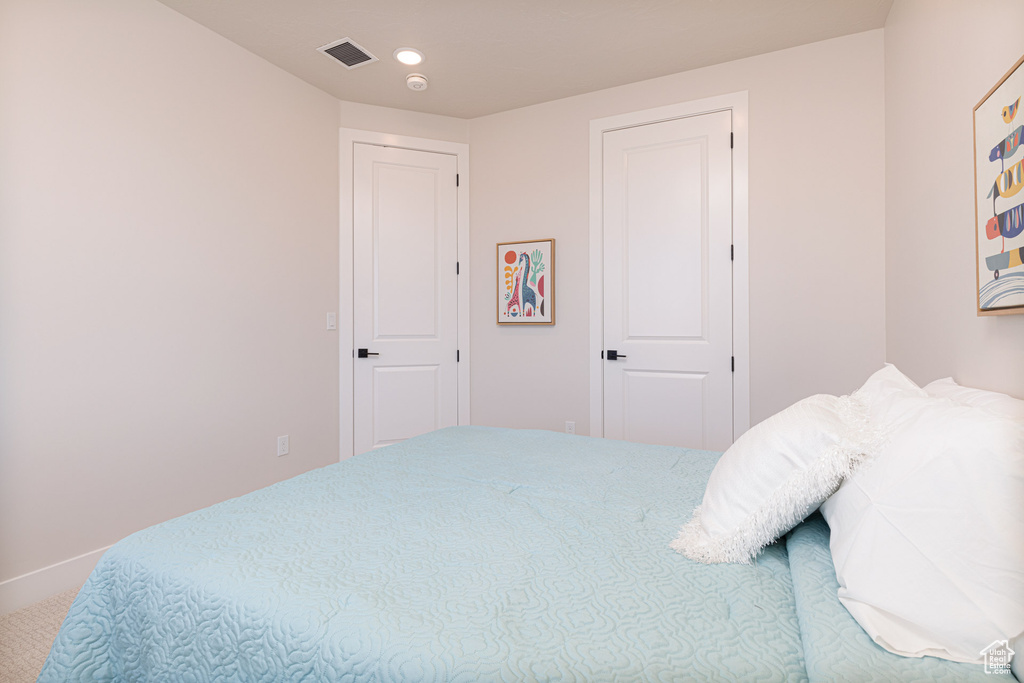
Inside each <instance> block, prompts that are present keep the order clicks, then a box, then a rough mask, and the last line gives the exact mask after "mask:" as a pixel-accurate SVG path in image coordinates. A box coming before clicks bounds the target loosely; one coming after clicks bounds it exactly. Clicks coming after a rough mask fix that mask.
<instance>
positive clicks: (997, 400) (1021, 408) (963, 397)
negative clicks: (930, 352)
mask: <svg viewBox="0 0 1024 683" xmlns="http://www.w3.org/2000/svg"><path fill="white" fill-rule="evenodd" d="M924 390H925V392H926V393H927V394H928V395H929V396H939V397H942V398H948V399H949V400H951V401H953V402H954V403H960V404H962V405H965V406H973V407H975V408H984V409H985V410H989V411H991V412H993V413H996V414H997V415H1002V416H1003V417H1009V418H1013V419H1016V420H1024V401H1022V400H1021V399H1019V398H1013V397H1012V396H1007V395H1006V394H1000V393H998V392H995V391H985V390H983V389H972V388H970V387H964V386H961V385H959V384H957V383H956V382H954V381H953V378H952V377H946V378H945V379H937V380H935V381H934V382H932V383H931V384H928V385H926V386H925V388H924Z"/></svg>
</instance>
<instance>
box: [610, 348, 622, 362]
mask: <svg viewBox="0 0 1024 683" xmlns="http://www.w3.org/2000/svg"><path fill="white" fill-rule="evenodd" d="M625 357H626V354H624V353H619V352H618V351H616V350H615V349H608V351H607V355H606V358H607V359H608V360H618V359H620V358H625Z"/></svg>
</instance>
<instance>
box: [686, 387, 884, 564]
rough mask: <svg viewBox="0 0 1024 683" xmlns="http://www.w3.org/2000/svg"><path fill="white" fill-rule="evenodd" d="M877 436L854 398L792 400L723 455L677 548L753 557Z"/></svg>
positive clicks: (698, 554) (835, 483)
mask: <svg viewBox="0 0 1024 683" xmlns="http://www.w3.org/2000/svg"><path fill="white" fill-rule="evenodd" d="M877 440H878V438H877V436H876V435H874V434H873V432H871V430H869V429H868V427H867V416H866V411H865V408H864V406H863V405H862V404H861V402H860V401H859V400H858V399H856V398H855V397H850V396H842V397H839V396H830V395H828V394H818V395H816V396H811V397H810V398H806V399H804V400H802V401H799V402H798V403H795V404H793V405H792V406H790V407H789V408H786V409H785V410H783V411H782V412H780V413H778V414H776V415H773V416H772V417H770V418H768V419H767V420H765V421H764V422H761V423H760V424H758V425H756V426H755V427H753V428H752V429H750V430H749V431H748V432H747V433H746V434H744V435H743V436H741V437H740V438H739V439H737V441H736V443H734V444H733V445H732V447H731V448H729V450H727V451H726V452H725V453H724V454H723V455H722V457H721V459H720V460H719V461H718V464H717V465H716V466H715V469H714V471H713V472H712V473H711V477H710V479H709V480H708V485H707V489H705V492H704V500H703V501H702V502H701V504H700V505H699V506H698V507H697V508H696V509H695V510H694V511H693V518H692V519H691V520H690V521H689V522H688V523H687V524H686V525H685V526H683V528H682V529H681V530H680V532H679V536H678V537H677V538H676V539H675V540H674V541H673V542H672V543H671V546H672V548H674V549H675V550H677V551H679V552H681V553H682V554H684V555H686V556H687V557H689V558H690V559H692V560H697V561H698V562H704V563H708V564H713V563H718V562H749V561H750V560H751V559H752V558H753V557H754V556H755V555H756V554H757V553H758V552H759V551H760V550H761V548H763V547H765V546H766V545H768V544H769V543H771V542H773V541H774V540H775V539H776V538H778V537H779V536H781V535H782V534H784V533H785V532H786V531H788V530H789V529H791V528H793V527H794V526H795V525H796V524H797V523H798V522H800V521H801V520H802V519H804V518H805V517H806V516H807V515H809V514H810V513H812V512H814V510H815V509H817V507H818V506H819V505H820V504H821V502H822V501H824V500H825V499H826V498H828V496H830V495H831V494H832V493H833V492H834V491H835V490H836V489H837V488H838V487H839V484H840V483H842V481H843V478H844V477H846V476H848V475H849V474H851V473H852V472H853V470H854V469H855V468H856V467H857V466H858V465H859V464H860V463H861V462H862V461H864V460H865V459H866V458H867V457H868V456H869V455H870V454H871V453H872V452H873V450H874V449H875V448H876V447H877V446H876V442H877Z"/></svg>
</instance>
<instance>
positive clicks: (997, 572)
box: [821, 387, 1024, 662]
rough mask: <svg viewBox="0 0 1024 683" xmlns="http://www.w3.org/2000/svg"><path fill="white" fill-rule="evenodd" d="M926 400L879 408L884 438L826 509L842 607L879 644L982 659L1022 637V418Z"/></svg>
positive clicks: (884, 403) (898, 394)
mask: <svg viewBox="0 0 1024 683" xmlns="http://www.w3.org/2000/svg"><path fill="white" fill-rule="evenodd" d="M870 393H871V392H870V391H869V392H865V395H867V394H870ZM922 393H923V392H920V391H919V390H918V391H915V390H913V388H910V387H904V389H903V390H897V391H894V392H892V393H889V394H888V395H886V396H885V397H883V398H882V399H880V400H878V401H877V402H876V403H875V405H874V407H875V408H876V409H879V408H884V409H885V411H886V412H884V413H882V414H881V415H880V417H881V419H883V420H884V421H885V424H884V426H883V429H884V430H885V432H886V434H887V442H886V443H885V444H884V445H883V446H882V447H881V450H880V451H879V453H878V455H877V457H876V458H875V459H874V460H873V461H872V462H871V463H870V464H868V465H867V466H866V467H864V468H862V469H861V470H860V471H858V472H857V473H856V474H854V475H853V476H851V477H850V478H848V479H847V480H846V481H845V482H843V484H842V486H841V487H840V488H839V490H838V491H837V492H836V493H835V494H834V495H833V496H831V497H830V498H829V499H828V500H826V501H825V502H824V503H823V504H822V506H821V511H822V514H823V515H824V517H825V519H826V521H828V524H829V526H830V527H831V530H832V532H831V541H830V546H831V551H832V559H833V562H834V564H835V568H836V576H837V578H838V580H839V584H840V590H839V599H840V601H841V602H842V603H843V604H844V605H845V606H846V608H847V609H848V610H849V611H850V613H851V614H852V615H853V617H854V618H855V619H856V620H857V622H858V623H860V625H861V626H862V627H863V628H864V630H865V631H866V632H867V633H868V635H870V636H871V637H872V638H873V639H874V640H875V642H877V643H878V644H879V645H881V646H882V647H883V648H885V649H886V650H889V651H890V652H894V653H896V654H901V655H905V656H910V657H921V656H925V655H930V656H935V657H942V658H945V659H952V660H954V661H961V662H977V661H980V659H981V651H982V649H983V648H985V647H987V646H988V645H989V644H990V643H992V642H993V641H995V640H1004V639H1009V640H1013V639H1014V638H1016V637H1019V636H1020V635H1021V634H1022V633H1024V540H1022V539H1024V515H1022V514H1020V510H1021V505H1022V504H1024V421H1018V420H1012V419H1008V418H1006V417H1002V416H999V415H997V414H995V413H992V412H990V411H986V410H983V409H981V408H977V407H972V406H967V405H959V404H956V403H954V402H952V401H950V400H946V399H942V398H936V397H930V396H927V394H925V395H924V396H922V395H921V394H922ZM855 395H856V394H855ZM876 398H877V397H876Z"/></svg>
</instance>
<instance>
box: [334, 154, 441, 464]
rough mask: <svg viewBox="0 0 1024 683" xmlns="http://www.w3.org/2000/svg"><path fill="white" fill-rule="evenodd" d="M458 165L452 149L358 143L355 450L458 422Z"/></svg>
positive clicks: (355, 174) (355, 185)
mask: <svg viewBox="0 0 1024 683" xmlns="http://www.w3.org/2000/svg"><path fill="white" fill-rule="evenodd" d="M456 172H457V162H456V157H455V156H454V155H450V154H441V153H436V152H423V151H417V150H409V149H401V148H395V147H382V146H378V145H370V144H356V145H355V146H354V156H353V179H354V182H353V245H352V246H353V297H354V302H353V311H354V316H353V317H354V320H353V341H354V346H355V348H356V350H357V354H356V357H355V358H353V359H352V362H353V364H354V368H353V384H354V387H353V391H354V396H353V399H354V415H353V418H354V424H353V439H354V444H353V445H354V452H355V453H362V452H365V451H368V450H370V449H373V448H379V447H381V446H386V445H388V444H392V443H396V442H398V441H402V440H404V439H407V438H409V437H412V436H416V435H417V434H422V433H424V432H428V431H431V430H434V429H439V428H441V427H447V426H451V425H455V424H457V423H458V400H459V397H458V366H457V365H456V353H457V349H458V276H457V275H456V263H457V260H458V214H457V201H458V198H457V189H456ZM360 349H362V350H364V351H360ZM361 353H365V354H366V355H365V357H359V355H360V354H361Z"/></svg>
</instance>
